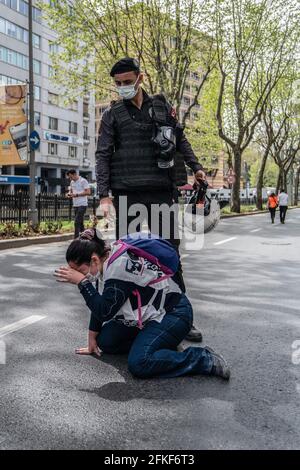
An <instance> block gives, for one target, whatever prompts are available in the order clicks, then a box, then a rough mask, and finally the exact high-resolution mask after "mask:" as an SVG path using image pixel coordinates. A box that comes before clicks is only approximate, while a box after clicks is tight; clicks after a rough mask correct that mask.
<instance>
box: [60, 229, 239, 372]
mask: <svg viewBox="0 0 300 470" xmlns="http://www.w3.org/2000/svg"><path fill="white" fill-rule="evenodd" d="M119 248H120V247H119V246H118V245H113V248H112V251H111V250H110V249H108V248H107V247H106V246H105V242H104V241H103V240H101V239H99V238H97V234H96V232H95V231H94V230H86V231H85V232H83V233H82V234H81V236H80V237H79V238H78V239H76V240H73V242H72V243H71V244H70V246H69V248H68V250H67V253H66V259H67V263H68V266H67V267H61V268H59V269H57V270H56V271H55V276H56V277H57V280H59V281H62V282H69V283H72V284H77V285H78V288H79V291H80V293H81V295H82V296H83V298H84V299H85V301H86V304H87V306H88V308H89V309H90V311H91V318H90V325H89V335H88V347H87V348H82V349H78V350H76V352H77V353H78V354H94V353H95V354H97V355H100V352H101V351H102V352H103V353H108V354H122V353H129V355H128V368H129V371H130V372H131V373H132V374H133V375H134V376H136V377H140V378H149V377H179V376H184V375H197V374H205V375H215V376H220V377H222V378H224V379H226V380H228V379H229V376H230V372H229V368H228V366H227V364H226V361H225V360H224V359H223V357H222V356H221V355H219V354H217V353H216V352H215V351H213V350H212V349H211V348H208V347H205V348H200V347H189V348H187V349H185V350H184V351H178V350H177V347H178V345H179V343H180V342H181V341H182V340H183V339H184V338H185V336H186V335H187V333H188V332H189V331H190V329H191V326H192V322H193V310H192V306H191V304H190V302H189V300H188V298H187V297H186V295H185V294H183V293H182V292H181V290H180V288H179V287H178V286H177V284H176V283H175V282H174V281H173V280H172V279H171V278H166V276H164V275H163V274H164V273H162V272H161V271H160V268H159V267H158V266H157V265H155V264H153V263H152V262H151V261H149V260H148V259H146V258H143V257H140V256H136V254H133V253H132V252H130V251H129V250H127V251H124V252H123V253H122V254H121V255H120V256H118V257H117V258H116V256H114V255H115V253H116V251H117V250H119ZM112 260H114V261H113V262H111V261H112ZM99 278H100V279H102V278H103V282H102V283H101V284H102V286H101V287H102V289H101V290H102V293H101V294H100V293H99V292H98V290H97V289H96V288H95V287H94V285H93V283H94V282H95V281H96V280H97V279H99ZM149 284H150V285H149Z"/></svg>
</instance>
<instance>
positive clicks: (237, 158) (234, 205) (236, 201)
mask: <svg viewBox="0 0 300 470" xmlns="http://www.w3.org/2000/svg"><path fill="white" fill-rule="evenodd" d="M241 161H242V154H241V150H240V149H238V150H235V151H234V165H233V169H234V172H235V182H234V183H233V185H232V190H231V206H230V210H231V212H238V213H240V212H241V201H240V184H241Z"/></svg>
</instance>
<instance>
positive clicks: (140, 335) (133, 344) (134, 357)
mask: <svg viewBox="0 0 300 470" xmlns="http://www.w3.org/2000/svg"><path fill="white" fill-rule="evenodd" d="M192 322H193V310H192V306H191V304H190V302H189V300H188V298H187V297H186V296H185V295H184V294H182V298H181V300H180V302H179V303H178V304H177V305H176V306H175V307H174V308H173V309H172V310H171V311H170V312H168V313H167V314H166V315H165V316H164V318H163V320H162V321H161V323H158V322H156V321H155V320H151V321H149V322H147V323H146V324H145V325H144V328H143V329H142V330H139V329H138V328H137V327H128V326H126V325H124V324H123V323H120V322H118V321H116V320H110V321H108V322H107V323H105V324H104V325H103V326H102V329H101V332H100V334H99V335H98V337H97V343H98V346H99V348H100V349H101V350H102V351H103V352H104V353H110V354H122V353H129V355H128V369H129V371H130V372H131V373H132V374H133V375H134V376H136V377H140V378H149V377H164V378H169V377H180V376H183V375H198V374H210V372H211V369H212V365H213V360H212V356H211V354H210V352H209V351H207V350H206V349H204V348H200V347H189V348H187V349H185V351H183V352H179V351H177V346H178V344H179V343H180V342H181V341H182V340H183V339H184V338H185V336H186V335H187V333H188V332H189V331H190V329H191V326H192Z"/></svg>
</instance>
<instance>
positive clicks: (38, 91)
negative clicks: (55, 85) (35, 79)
mask: <svg viewBox="0 0 300 470" xmlns="http://www.w3.org/2000/svg"><path fill="white" fill-rule="evenodd" d="M33 92H34V99H35V100H38V101H40V100H41V87H39V86H37V85H34V88H33Z"/></svg>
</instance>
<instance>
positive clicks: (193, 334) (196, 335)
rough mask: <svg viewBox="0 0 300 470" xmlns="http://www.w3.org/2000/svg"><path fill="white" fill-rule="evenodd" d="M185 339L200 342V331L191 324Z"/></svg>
mask: <svg viewBox="0 0 300 470" xmlns="http://www.w3.org/2000/svg"><path fill="white" fill-rule="evenodd" d="M185 339H186V340H188V341H193V342H194V343H201V341H202V333H201V331H199V330H197V328H196V327H195V326H194V325H193V326H192V328H191V329H190V331H189V333H188V334H187V335H186V337H185Z"/></svg>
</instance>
